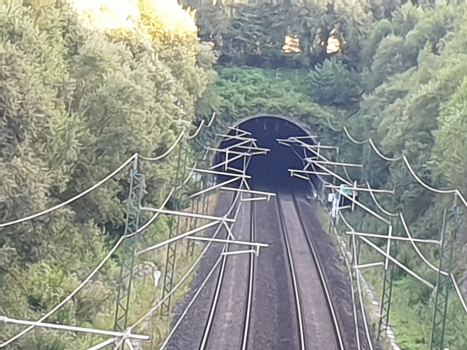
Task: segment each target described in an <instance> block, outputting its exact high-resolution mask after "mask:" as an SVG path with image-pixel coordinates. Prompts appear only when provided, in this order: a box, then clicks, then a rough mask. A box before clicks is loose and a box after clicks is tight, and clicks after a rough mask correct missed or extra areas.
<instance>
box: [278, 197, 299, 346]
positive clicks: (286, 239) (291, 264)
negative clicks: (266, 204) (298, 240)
mask: <svg viewBox="0 0 467 350" xmlns="http://www.w3.org/2000/svg"><path fill="white" fill-rule="evenodd" d="M276 208H277V214H278V218H279V226H280V228H281V231H282V236H283V237H284V242H285V247H286V251H287V260H288V261H289V267H290V274H291V276H292V285H293V290H294V295H295V308H296V311H297V322H298V332H299V334H298V335H299V341H300V350H306V339H305V321H304V320H303V315H302V306H301V299H300V290H299V287H298V279H297V275H296V273H295V265H294V261H293V257H292V249H291V247H290V241H289V237H288V231H287V226H286V224H285V217H284V211H283V209H282V205H281V203H280V198H279V195H277V197H276Z"/></svg>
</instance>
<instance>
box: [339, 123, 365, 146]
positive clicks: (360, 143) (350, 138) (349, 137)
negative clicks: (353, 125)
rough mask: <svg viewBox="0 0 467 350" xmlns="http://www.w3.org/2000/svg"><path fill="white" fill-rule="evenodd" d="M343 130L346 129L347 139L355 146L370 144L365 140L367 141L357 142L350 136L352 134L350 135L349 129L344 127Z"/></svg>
mask: <svg viewBox="0 0 467 350" xmlns="http://www.w3.org/2000/svg"><path fill="white" fill-rule="evenodd" d="M343 129H344V132H345V134H346V135H347V138H348V139H349V140H350V141H352V142H353V143H354V144H356V145H364V144H365V143H367V142H368V140H365V141H357V140H355V139H354V138H353V137H352V136H351V135H350V133H349V131H348V130H347V127H346V126H344V127H343Z"/></svg>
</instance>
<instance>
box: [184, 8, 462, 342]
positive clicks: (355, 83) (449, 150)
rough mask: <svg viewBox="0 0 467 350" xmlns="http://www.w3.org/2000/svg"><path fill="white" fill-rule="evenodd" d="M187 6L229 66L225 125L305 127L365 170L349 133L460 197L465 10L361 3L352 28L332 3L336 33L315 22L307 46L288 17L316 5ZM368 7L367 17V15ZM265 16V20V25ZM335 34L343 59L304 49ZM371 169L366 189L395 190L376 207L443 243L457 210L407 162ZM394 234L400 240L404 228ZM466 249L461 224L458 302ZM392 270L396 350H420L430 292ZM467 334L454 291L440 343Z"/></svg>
mask: <svg viewBox="0 0 467 350" xmlns="http://www.w3.org/2000/svg"><path fill="white" fill-rule="evenodd" d="M186 1H187V2H189V3H190V4H191V5H192V6H194V7H195V8H196V7H197V8H198V9H199V11H200V12H201V13H200V14H199V15H198V18H199V19H200V27H201V33H202V35H205V37H206V38H208V37H209V38H211V40H213V43H214V44H215V47H216V49H217V50H218V51H219V53H220V57H221V62H227V61H228V62H229V64H228V65H223V66H219V67H218V71H219V77H218V80H217V82H216V83H215V84H214V85H212V86H211V91H212V93H213V94H214V95H215V96H217V107H215V109H216V110H217V111H218V114H219V115H220V116H221V118H223V120H224V121H225V123H232V122H234V121H235V120H238V119H240V118H243V117H247V116H250V115H255V114H258V113H272V114H283V115H288V116H292V117H294V118H297V119H298V120H300V121H304V122H306V123H308V124H310V125H311V126H312V127H313V128H314V130H316V131H317V133H318V134H319V135H320V141H321V142H323V143H324V142H326V143H332V144H338V145H339V146H341V147H340V149H341V153H340V159H341V160H345V161H346V162H350V163H361V162H362V161H363V160H364V156H363V155H364V147H363V146H358V145H355V144H353V143H352V142H350V141H349V140H348V139H347V137H346V136H345V135H343V134H342V133H337V132H334V131H333V130H332V129H331V128H330V127H329V122H330V123H331V124H332V125H333V126H334V127H335V128H336V129H340V130H341V129H342V126H347V128H348V130H349V132H350V134H351V135H353V136H354V138H355V139H357V140H366V139H368V138H369V137H371V138H372V139H373V140H374V141H375V144H376V145H377V147H378V148H379V149H380V150H381V152H383V153H384V154H385V155H387V156H389V157H399V156H401V155H406V156H407V157H408V159H409V160H410V162H411V164H412V165H413V167H414V169H415V171H416V172H417V173H418V174H419V175H420V177H421V178H422V179H423V180H424V181H425V182H426V183H429V184H431V185H432V186H434V187H437V188H458V189H459V190H461V192H462V193H467V182H466V180H465V179H466V176H465V171H466V169H467V156H466V154H465V150H464V148H465V147H464V145H465V143H466V142H467V136H466V135H467V132H466V131H467V130H466V126H465V118H467V104H466V96H467V84H466V80H465V76H466V75H467V65H466V62H467V60H466V58H467V57H466V53H465V48H466V47H467V46H466V45H467V39H466V38H467V35H466V34H467V33H466V30H467V27H466V26H465V23H466V20H467V11H466V9H465V6H464V5H455V4H439V5H432V4H428V3H422V2H419V3H418V4H417V5H414V4H413V3H410V2H409V3H402V2H398V1H392V2H386V1H373V2H372V4H371V5H368V4H366V3H363V2H358V3H357V5H356V6H354V7H352V10H351V12H352V16H348V15H345V11H344V10H342V7H341V5H342V4H341V3H340V2H334V5H333V6H334V7H333V6H331V5H329V7H331V8H332V9H330V11H331V12H330V13H333V15H334V17H333V21H331V22H327V20H326V19H327V17H326V16H322V19H323V20H322V21H321V22H320V21H318V20H317V19H316V18H313V19H307V20H308V21H309V22H310V21H311V22H312V21H313V20H314V21H315V22H313V23H315V24H314V25H315V27H313V28H312V30H310V31H308V32H307V33H308V34H305V33H304V32H303V31H302V30H301V29H297V27H296V26H300V25H302V24H303V23H305V22H306V21H305V22H304V21H302V20H301V19H300V20H298V19H297V17H288V16H287V15H285V14H290V13H294V11H296V8H301V9H303V13H308V12H307V11H308V10H309V9H310V8H314V6H318V5H317V4H318V3H320V1H316V2H313V3H314V4H311V5H308V4H302V5H299V4H298V2H294V1H292V2H284V3H282V2H276V4H275V5H274V6H275V9H276V10H277V8H280V9H281V11H277V12H274V13H272V14H271V13H270V12H272V11H273V10H271V9H269V10H267V9H266V8H267V6H266V5H265V4H262V5H258V6H259V8H260V9H261V10H258V9H257V8H255V6H257V5H254V4H242V3H239V2H240V1H235V2H236V4H229V3H226V2H224V3H218V4H217V5H215V6H213V5H209V4H207V2H204V1H196V0H193V1H189V0H186ZM323 5H324V6H326V4H325V3H324V4H323V2H321V4H320V5H319V6H323ZM274 6H273V7H274ZM368 7H369V9H370V10H371V11H365V9H368ZM375 9H379V10H380V11H375ZM268 11H270V12H268ZM216 13H217V15H216V17H214V15H213V14H216ZM219 13H222V14H223V16H224V17H222V19H221V20H220V19H219V20H218V19H216V18H220V17H221V16H220V15H219ZM264 13H268V14H269V15H268V16H264V17H263V14H264ZM317 13H319V11H318V12H317ZM281 15H282V17H281ZM306 16H312V17H313V15H306ZM266 18H267V19H266ZM295 19H297V20H296V21H295ZM264 21H267V23H268V24H267V25H266V27H265V29H262V30H260V28H262V27H264V26H265V24H264ZM349 22H352V23H357V26H358V31H350V30H348V28H349V26H348V25H347V24H348V23H349ZM220 23H223V24H224V25H223V26H221V25H220ZM236 23H241V25H238V24H236ZM284 23H287V24H290V25H284ZM303 25H305V26H306V24H303ZM243 28H246V29H245V31H243ZM302 29H303V28H302ZM235 31H237V32H238V41H237V42H236V44H235V45H236V46H235V48H236V49H237V50H236V51H235V50H233V49H232V46H233V45H234V44H232V42H231V41H227V38H230V37H231V36H232V35H233V34H232V33H233V32H235ZM331 32H332V33H334V35H335V36H336V37H338V39H339V40H340V43H341V45H342V46H341V51H340V52H338V53H332V54H330V53H323V51H321V55H314V54H313V53H312V52H313V50H311V51H309V50H308V48H309V45H308V42H309V41H310V40H313V38H316V39H317V40H318V42H321V43H322V45H323V46H324V47H326V39H329V38H330V37H331V34H332V33H331ZM355 33H357V34H355ZM258 35H263V37H262V39H258V40H256V39H257V38H258ZM287 35H296V36H297V37H298V38H299V39H300V42H301V43H302V42H304V44H303V45H302V46H301V48H302V52H301V53H290V52H289V53H286V52H283V50H282V46H283V45H284V38H285V37H286V36H287ZM277 38H283V39H282V40H280V39H277ZM223 39H226V40H225V41H223ZM273 39H274V40H273ZM307 45H308V46H307ZM263 47H264V50H262V48H263ZM304 48H306V50H304ZM271 51H273V53H271ZM233 52H235V54H233ZM255 55H256V58H255V60H253V61H252V60H251V57H252V56H255ZM223 56H225V57H224V59H223ZM269 57H271V59H269ZM281 57H282V58H281ZM297 60H300V62H301V64H300V65H298V66H299V68H297V65H294V64H293V63H291V62H295V61H297ZM277 62H282V63H283V64H282V65H281V64H279V63H277ZM271 67H274V69H271ZM200 115H203V113H200ZM367 164H369V166H366V167H365V169H364V170H363V172H364V174H365V176H366V178H367V179H368V181H369V182H370V183H371V186H372V187H374V188H387V189H393V188H394V187H395V185H397V186H396V187H395V188H396V194H395V196H394V203H395V207H393V200H392V198H391V196H387V195H386V196H385V195H379V196H378V199H379V200H380V202H381V203H382V205H383V207H385V208H386V209H388V210H394V211H395V212H403V213H404V216H405V218H406V221H407V223H408V226H409V228H410V230H411V233H412V234H413V235H414V236H415V237H417V238H426V239H439V237H440V230H441V226H442V211H443V210H444V209H445V208H449V207H450V206H451V205H452V204H453V202H452V199H453V197H452V196H449V195H446V196H442V195H434V194H433V193H430V192H429V191H427V190H425V189H424V188H423V187H422V186H420V184H418V183H417V181H416V180H415V179H414V178H413V177H412V176H411V175H410V173H409V171H408V170H407V168H406V167H405V165H404V164H403V162H398V163H393V164H390V163H388V162H386V161H384V160H381V159H380V158H379V157H378V156H377V155H376V154H375V153H372V155H371V156H370V158H369V159H368V160H367ZM349 172H350V176H351V177H352V178H354V179H358V180H360V179H361V175H362V173H361V172H360V171H357V170H354V171H349ZM341 175H342V176H345V174H343V173H341ZM361 200H362V201H363V202H364V203H366V204H368V205H369V206H371V207H372V208H373V209H375V210H377V208H376V206H375V205H374V203H373V202H372V200H371V198H370V197H369V196H365V195H362V196H361ZM464 211H465V208H464ZM348 216H349V219H350V221H351V223H352V224H354V225H355V227H356V228H358V229H359V230H360V231H363V232H372V233H381V234H387V226H385V225H382V224H381V223H380V222H378V220H376V219H373V218H371V217H370V216H368V215H365V217H364V218H363V219H362V217H361V214H352V215H350V214H348ZM396 230H397V234H399V235H402V236H405V233H404V231H403V228H402V226H401V225H400V224H399V225H397V227H396ZM343 231H344V230H343V228H341V232H343ZM466 238H467V232H466V229H465V225H464V224H463V223H462V224H461V227H460V230H459V232H458V236H457V240H456V247H455V249H456V257H455V259H454V266H453V269H454V270H453V272H454V275H455V277H456V279H457V280H458V281H461V286H460V287H461V290H464V291H465V290H466V289H467V288H466V287H467V286H465V282H462V281H463V280H464V279H465V276H467V274H466V273H465V271H466V270H467V261H466V260H465V254H463V252H464V251H465V249H466V248H465V241H466ZM375 243H376V244H377V245H379V246H383V244H384V241H382V240H375ZM419 248H420V250H421V252H422V253H423V254H424V255H425V256H426V257H427V259H428V260H429V261H430V262H431V263H432V264H434V265H435V266H437V265H438V263H439V248H438V247H436V246H433V245H431V246H427V245H420V247H419ZM393 254H395V256H396V257H397V258H398V259H399V260H400V261H401V262H403V263H404V264H406V265H407V266H408V267H409V268H411V269H412V270H414V271H415V272H416V273H417V274H420V275H421V276H422V277H423V278H425V279H427V280H428V281H429V282H430V283H432V284H436V273H435V272H434V271H433V270H432V269H430V268H429V267H428V266H427V265H426V264H425V263H424V262H423V261H422V260H421V259H420V257H419V256H418V255H417V253H416V252H415V250H414V249H413V247H412V246H411V245H410V243H406V244H398V246H397V250H394V251H393ZM375 261H381V256H379V255H378V254H377V253H375V252H373V251H371V250H370V249H368V247H366V246H362V263H366V262H375ZM396 270H397V271H396V274H395V289H394V299H393V309H392V310H393V311H392V318H391V322H392V324H393V325H394V327H395V331H396V332H397V336H398V341H399V342H400V345H401V347H402V348H403V349H408V350H422V349H426V348H427V347H428V346H429V342H430V337H431V324H432V315H433V302H434V291H432V290H430V289H429V288H427V287H426V286H424V285H423V284H421V283H420V282H418V281H415V280H414V279H413V278H412V277H411V276H409V275H407V274H406V273H405V272H403V271H402V270H400V269H396ZM366 276H367V278H368V279H369V281H371V282H372V284H373V286H374V287H375V288H376V287H377V288H380V287H381V278H382V272H381V271H380V270H377V269H376V270H369V271H367V272H366ZM465 324H467V316H466V315H465V313H464V310H463V308H462V305H461V303H460V301H459V299H458V297H457V295H456V293H455V291H453V290H451V300H450V305H449V317H448V323H447V332H446V345H447V346H448V347H449V348H450V349H464V348H466V347H467V335H466V334H465V332H464V331H463V327H464V326H465Z"/></svg>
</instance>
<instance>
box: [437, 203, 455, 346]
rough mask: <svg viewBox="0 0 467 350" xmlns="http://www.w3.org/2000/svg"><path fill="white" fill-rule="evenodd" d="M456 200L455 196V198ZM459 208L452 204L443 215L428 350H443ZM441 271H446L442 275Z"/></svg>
mask: <svg viewBox="0 0 467 350" xmlns="http://www.w3.org/2000/svg"><path fill="white" fill-rule="evenodd" d="M456 199H457V196H456ZM459 216H460V208H459V207H458V206H457V205H456V204H454V206H453V207H452V208H451V209H450V210H449V215H448V216H447V220H446V210H445V211H444V213H443V227H442V230H441V248H440V258H439V267H438V278H437V283H436V295H435V305H434V313H433V324H432V326H433V328H432V333H431V342H430V350H444V349H445V348H444V342H445V331H446V320H447V316H448V304H449V290H450V288H451V287H452V280H451V272H452V265H453V258H454V243H455V241H456V236H457V230H458V228H459ZM441 271H446V272H447V273H448V274H447V275H444V274H442V273H441Z"/></svg>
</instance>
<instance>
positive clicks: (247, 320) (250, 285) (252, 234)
mask: <svg viewBox="0 0 467 350" xmlns="http://www.w3.org/2000/svg"><path fill="white" fill-rule="evenodd" d="M251 198H253V195H251ZM250 239H251V241H252V242H256V205H255V202H254V201H251V203H250ZM255 259H256V258H255V255H254V254H250V270H249V276H248V295H247V302H246V309H245V320H244V322H243V339H242V349H241V350H246V349H247V347H248V336H249V334H250V321H251V310H252V305H253V283H254V277H255V261H256V260H255Z"/></svg>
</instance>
